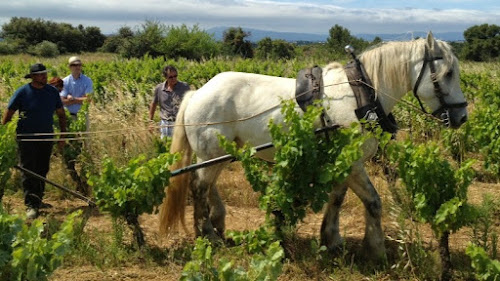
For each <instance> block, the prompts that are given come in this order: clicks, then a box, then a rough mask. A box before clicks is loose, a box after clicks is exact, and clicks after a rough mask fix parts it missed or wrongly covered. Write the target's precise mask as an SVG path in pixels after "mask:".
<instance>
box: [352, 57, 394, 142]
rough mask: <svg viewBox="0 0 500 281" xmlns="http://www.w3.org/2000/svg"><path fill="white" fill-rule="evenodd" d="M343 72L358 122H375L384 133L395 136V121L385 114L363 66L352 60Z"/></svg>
mask: <svg viewBox="0 0 500 281" xmlns="http://www.w3.org/2000/svg"><path fill="white" fill-rule="evenodd" d="M344 70H345V73H346V75H347V80H348V81H349V85H351V89H352V91H353V92H354V97H355V98H356V103H357V105H358V108H357V109H356V110H354V113H355V114H356V117H358V120H361V119H364V120H366V121H369V122H376V123H378V124H379V125H380V127H381V128H382V130H384V131H385V132H389V133H391V134H395V133H396V132H397V130H398V125H397V124H396V120H395V119H394V116H393V115H392V113H389V114H386V113H385V111H384V109H383V107H382V104H381V103H380V100H379V99H377V95H376V94H375V90H374V89H373V85H372V82H371V80H370V77H368V75H367V74H366V71H365V69H364V67H363V64H361V62H360V61H359V60H358V59H357V58H354V60H353V61H351V62H349V63H348V64H347V65H346V66H345V67H344Z"/></svg>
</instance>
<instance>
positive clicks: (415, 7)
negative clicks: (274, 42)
mask: <svg viewBox="0 0 500 281" xmlns="http://www.w3.org/2000/svg"><path fill="white" fill-rule="evenodd" d="M12 17H29V18H41V19H44V20H50V21H53V22H64V23H70V24H72V25H73V26H75V27H76V26H77V25H78V24H82V25H83V26H84V27H87V26H97V27H99V28H100V29H101V32H102V33H104V34H111V33H116V32H117V31H118V29H119V28H120V27H124V26H127V27H130V28H132V29H133V30H136V29H140V27H141V24H143V23H145V22H146V20H151V21H157V22H160V23H162V24H165V25H167V26H179V25H181V24H186V25H187V26H189V27H192V26H194V25H198V26H199V27H200V28H201V29H204V30H206V29H209V28H212V27H220V26H225V27H238V26H239V27H242V28H254V29H263V30H270V31H278V32H299V33H314V34H328V30H329V29H330V28H331V27H332V26H334V25H336V24H338V25H340V26H342V27H344V28H347V29H348V30H349V31H350V32H351V34H361V33H368V34H383V33H411V32H415V31H433V32H463V31H464V30H466V29H467V28H469V27H471V26H473V25H479V24H483V23H488V24H495V25H500V1H499V0H495V1H481V0H466V1H458V0H433V1H428V0H408V1H404V0H364V1H363V0H359V1H358V0H340V1H333V0H332V1H328V0H177V1H171V0H80V1H67V0H66V1H63V0H43V1H41V0H0V25H2V24H5V23H8V22H9V21H10V19H11V18H12Z"/></svg>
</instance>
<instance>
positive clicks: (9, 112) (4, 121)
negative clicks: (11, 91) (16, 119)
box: [2, 109, 16, 125]
mask: <svg viewBox="0 0 500 281" xmlns="http://www.w3.org/2000/svg"><path fill="white" fill-rule="evenodd" d="M14 113H16V111H15V110H13V109H7V112H5V114H4V115H3V118H2V125H5V124H7V123H8V122H10V120H12V116H14Z"/></svg>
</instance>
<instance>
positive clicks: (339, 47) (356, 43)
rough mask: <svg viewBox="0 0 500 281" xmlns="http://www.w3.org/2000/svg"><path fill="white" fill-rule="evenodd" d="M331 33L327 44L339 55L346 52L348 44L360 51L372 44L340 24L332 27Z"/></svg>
mask: <svg viewBox="0 0 500 281" xmlns="http://www.w3.org/2000/svg"><path fill="white" fill-rule="evenodd" d="M329 34H330V36H329V37H328V39H327V40H326V45H327V47H328V48H329V49H330V50H331V51H333V52H334V53H336V54H337V55H340V54H344V52H345V51H344V48H345V46H347V45H351V46H353V47H354V49H355V50H358V51H359V52H361V51H362V50H363V49H365V48H366V47H368V46H369V45H370V43H368V42H367V41H365V40H363V39H361V38H356V37H354V36H352V35H351V32H350V31H349V30H348V29H347V28H344V27H342V26H340V25H338V24H336V25H335V26H333V27H332V28H330V30H329Z"/></svg>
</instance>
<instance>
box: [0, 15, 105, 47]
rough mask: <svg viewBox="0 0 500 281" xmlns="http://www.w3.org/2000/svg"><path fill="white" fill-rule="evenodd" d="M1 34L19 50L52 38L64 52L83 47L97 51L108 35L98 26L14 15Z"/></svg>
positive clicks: (3, 27) (50, 40) (49, 40)
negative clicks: (74, 24)
mask: <svg viewBox="0 0 500 281" xmlns="http://www.w3.org/2000/svg"><path fill="white" fill-rule="evenodd" d="M0 37H2V38H4V39H5V41H7V42H13V43H15V44H16V45H17V46H18V47H19V52H26V51H27V50H28V48H30V47H31V48H32V47H33V46H35V45H37V44H39V43H42V42H43V41H48V42H52V43H55V44H56V45H57V48H58V50H59V51H60V52H61V53H67V52H71V53H79V52H81V51H83V50H90V51H92V50H96V49H97V47H100V46H101V45H102V43H103V42H104V35H102V34H101V31H100V29H99V28H98V27H86V28H84V27H83V26H82V25H79V26H78V28H75V27H73V26H72V25H70V24H68V23H55V22H52V21H45V20H43V19H31V18H24V17H19V18H18V17H13V18H11V20H10V22H8V23H6V24H4V25H3V26H2V32H0Z"/></svg>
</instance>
